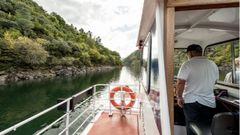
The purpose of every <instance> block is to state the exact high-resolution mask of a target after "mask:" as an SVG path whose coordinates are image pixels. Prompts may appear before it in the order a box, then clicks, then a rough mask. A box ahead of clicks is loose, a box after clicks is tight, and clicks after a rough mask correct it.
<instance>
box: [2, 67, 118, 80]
mask: <svg viewBox="0 0 240 135" xmlns="http://www.w3.org/2000/svg"><path fill="white" fill-rule="evenodd" d="M114 68H116V67H112V66H100V67H81V68H78V67H75V66H71V67H67V66H56V67H53V68H51V69H46V68H45V69H44V68H43V69H23V68H18V69H15V68H10V69H8V70H5V71H0V85H4V84H8V83H11V82H18V81H26V80H41V79H47V78H54V77H59V76H76V75H82V74H87V73H91V72H102V71H109V70H112V69H114Z"/></svg>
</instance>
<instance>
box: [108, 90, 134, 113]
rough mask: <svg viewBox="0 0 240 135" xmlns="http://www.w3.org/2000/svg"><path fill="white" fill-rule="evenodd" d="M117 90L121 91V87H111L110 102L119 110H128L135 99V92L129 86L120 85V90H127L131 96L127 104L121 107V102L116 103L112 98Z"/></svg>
mask: <svg viewBox="0 0 240 135" xmlns="http://www.w3.org/2000/svg"><path fill="white" fill-rule="evenodd" d="M118 91H121V87H115V88H113V89H112V91H111V92H110V96H109V97H110V102H111V104H112V105H113V106H114V107H115V108H117V109H119V110H122V109H123V110H128V109H130V108H132V107H133V105H134V104H135V100H136V94H135V93H134V92H133V91H132V90H131V89H130V88H129V87H122V91H125V92H127V93H128V94H129V95H130V97H131V101H130V102H129V103H128V104H127V105H124V107H123V108H122V105H121V104H118V103H116V101H115V100H114V95H115V93H117V92H118Z"/></svg>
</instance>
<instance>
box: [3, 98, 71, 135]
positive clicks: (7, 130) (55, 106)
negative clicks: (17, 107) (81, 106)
mask: <svg viewBox="0 0 240 135" xmlns="http://www.w3.org/2000/svg"><path fill="white" fill-rule="evenodd" d="M70 100H71V98H68V99H66V100H64V101H62V102H60V103H58V104H56V105H54V106H52V107H50V108H48V109H46V110H44V111H42V112H40V113H38V114H36V115H34V116H32V117H30V118H28V119H26V120H24V121H22V122H19V123H17V124H16V125H14V126H12V127H10V128H8V129H6V130H4V131H2V132H0V135H4V134H7V133H9V132H11V131H15V130H17V128H19V127H21V126H22V125H25V124H26V123H28V122H30V121H32V120H34V119H36V118H38V117H40V116H42V115H44V114H46V113H47V112H49V111H51V110H53V109H55V108H57V107H58V106H60V105H62V104H64V103H66V102H68V101H70Z"/></svg>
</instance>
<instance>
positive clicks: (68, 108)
mask: <svg viewBox="0 0 240 135" xmlns="http://www.w3.org/2000/svg"><path fill="white" fill-rule="evenodd" d="M66 113H67V116H66V132H65V133H66V135H69V113H70V99H69V100H68V101H67V110H66Z"/></svg>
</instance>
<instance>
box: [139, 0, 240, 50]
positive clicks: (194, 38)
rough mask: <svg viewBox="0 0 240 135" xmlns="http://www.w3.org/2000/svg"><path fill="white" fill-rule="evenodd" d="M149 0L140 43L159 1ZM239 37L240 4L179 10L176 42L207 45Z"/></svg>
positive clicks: (176, 21)
mask: <svg viewBox="0 0 240 135" xmlns="http://www.w3.org/2000/svg"><path fill="white" fill-rule="evenodd" d="M153 4H155V3H154V2H152V3H151V2H150V1H149V0H145V2H144V6H143V13H142V19H141V23H140V29H139V33H138V41H137V45H138V44H139V42H140V41H141V40H143V41H144V40H145V38H146V37H147V35H148V33H149V32H150V30H151V26H152V25H153V23H154V20H155V10H156V6H155V5H156V4H155V5H153ZM236 38H239V7H233V8H220V9H204V10H187V11H177V12H176V14H175V46H174V48H186V47H187V46H188V45H190V44H199V45H201V46H202V47H203V48H204V47H206V46H207V45H210V44H215V43H219V42H223V41H227V40H232V39H236Z"/></svg>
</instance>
